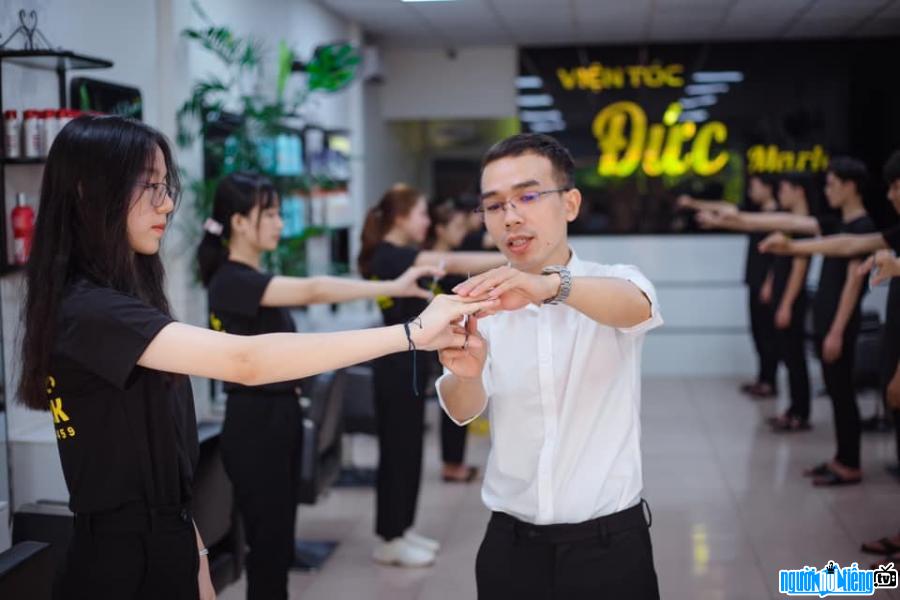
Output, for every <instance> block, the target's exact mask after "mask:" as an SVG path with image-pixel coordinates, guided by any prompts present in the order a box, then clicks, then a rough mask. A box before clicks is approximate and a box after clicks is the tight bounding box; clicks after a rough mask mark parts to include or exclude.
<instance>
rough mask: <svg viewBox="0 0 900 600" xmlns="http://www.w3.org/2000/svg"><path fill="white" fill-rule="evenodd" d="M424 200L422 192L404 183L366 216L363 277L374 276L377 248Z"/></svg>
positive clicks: (387, 193) (363, 236)
mask: <svg viewBox="0 0 900 600" xmlns="http://www.w3.org/2000/svg"><path fill="white" fill-rule="evenodd" d="M421 198H422V192H420V191H419V190H417V189H415V188H413V187H410V186H408V185H406V184H403V183H398V184H396V185H394V186H393V187H391V189H389V190H388V191H387V192H385V193H384V195H383V196H382V197H381V200H379V201H378V204H376V205H375V206H373V207H372V208H371V209H370V210H369V213H368V214H367V215H366V221H365V223H364V224H363V230H362V247H361V249H360V251H359V260H358V262H357V264H358V265H359V272H360V273H361V274H362V276H363V277H370V276H371V275H372V257H373V256H374V254H375V247H376V246H378V244H379V243H380V242H381V241H382V240H383V239H384V236H386V235H387V234H388V232H389V231H390V230H391V227H393V226H394V223H396V221H397V219H398V218H400V217H405V216H406V215H408V214H409V213H410V212H411V211H412V209H413V208H415V206H416V204H417V203H418V202H419V200H420V199H421Z"/></svg>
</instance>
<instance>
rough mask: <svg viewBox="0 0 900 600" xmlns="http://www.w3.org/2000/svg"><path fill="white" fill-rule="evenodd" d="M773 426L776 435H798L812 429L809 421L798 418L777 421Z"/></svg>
mask: <svg viewBox="0 0 900 600" xmlns="http://www.w3.org/2000/svg"><path fill="white" fill-rule="evenodd" d="M771 425H772V431H774V432H775V433H796V432H798V431H809V430H810V429H812V426H811V425H810V424H809V421H805V420H803V419H798V418H797V417H788V418H787V419H786V420H781V419H777V420H775V421H773V422H772V423H771Z"/></svg>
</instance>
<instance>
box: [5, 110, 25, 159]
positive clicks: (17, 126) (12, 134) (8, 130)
mask: <svg viewBox="0 0 900 600" xmlns="http://www.w3.org/2000/svg"><path fill="white" fill-rule="evenodd" d="M3 155H4V156H5V157H6V158H19V157H20V156H22V123H21V122H20V121H19V113H17V112H16V111H14V110H7V111H5V112H4V113H3Z"/></svg>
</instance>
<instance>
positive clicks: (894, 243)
mask: <svg viewBox="0 0 900 600" xmlns="http://www.w3.org/2000/svg"><path fill="white" fill-rule="evenodd" d="M881 235H882V237H884V243H885V244H887V245H888V247H889V248H891V249H892V250H893V251H894V252H896V253H897V254H898V255H900V225H894V226H893V227H891V228H890V229H886V230H884V231H882V232H881Z"/></svg>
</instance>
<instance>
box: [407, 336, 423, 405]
mask: <svg viewBox="0 0 900 600" xmlns="http://www.w3.org/2000/svg"><path fill="white" fill-rule="evenodd" d="M416 320H417V319H413V320H412V321H407V322H406V323H404V324H403V331H405V332H406V341H408V342H409V351H410V352H412V370H413V373H412V375H413V376H412V386H413V394H415V395H416V398H418V397H419V380H418V376H417V374H416V344H415V342H413V339H412V333H411V332H410V330H409V325H410V323H414V322H415V321H416ZM419 326H420V327H421V322H420V325H419Z"/></svg>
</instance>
